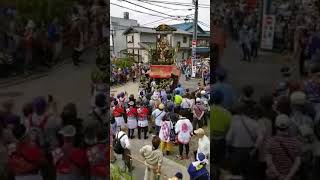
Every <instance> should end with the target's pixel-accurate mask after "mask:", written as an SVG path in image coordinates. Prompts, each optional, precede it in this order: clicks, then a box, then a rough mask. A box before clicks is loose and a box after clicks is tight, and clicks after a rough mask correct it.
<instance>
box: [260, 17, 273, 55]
mask: <svg viewBox="0 0 320 180" xmlns="http://www.w3.org/2000/svg"><path fill="white" fill-rule="evenodd" d="M275 21H276V19H275V16H274V15H264V16H263V22H262V36H261V44H260V45H261V48H262V49H267V50H272V48H273V39H274V28H275Z"/></svg>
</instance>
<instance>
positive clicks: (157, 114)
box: [152, 104, 166, 136]
mask: <svg viewBox="0 0 320 180" xmlns="http://www.w3.org/2000/svg"><path fill="white" fill-rule="evenodd" d="M165 115H166V112H165V111H164V105H163V104H160V105H159V107H158V108H157V109H155V110H154V111H153V112H152V117H153V118H154V121H155V130H156V136H159V133H160V128H161V121H162V119H163V117H164V116H165Z"/></svg>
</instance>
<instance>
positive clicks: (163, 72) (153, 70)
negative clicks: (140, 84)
mask: <svg viewBox="0 0 320 180" xmlns="http://www.w3.org/2000/svg"><path fill="white" fill-rule="evenodd" d="M172 75H175V76H180V70H179V69H178V68H177V67H176V66H174V65H151V66H150V72H149V77H151V78H157V79H166V78H171V77H172Z"/></svg>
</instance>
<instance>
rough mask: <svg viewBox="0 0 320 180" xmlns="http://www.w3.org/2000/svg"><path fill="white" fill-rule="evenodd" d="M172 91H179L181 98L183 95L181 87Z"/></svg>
mask: <svg viewBox="0 0 320 180" xmlns="http://www.w3.org/2000/svg"><path fill="white" fill-rule="evenodd" d="M174 91H179V92H180V95H181V96H183V95H184V88H183V87H177V88H176V89H175V90H174Z"/></svg>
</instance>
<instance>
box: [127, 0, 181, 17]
mask: <svg viewBox="0 0 320 180" xmlns="http://www.w3.org/2000/svg"><path fill="white" fill-rule="evenodd" d="M123 1H124V2H126V3H129V4H132V5H135V6H139V7H141V8H144V9H147V10H149V11H153V12H156V13H159V14H164V15H166V16H170V17H175V16H173V15H170V14H166V13H163V12H160V11H157V10H153V9H150V8H147V7H144V6H142V5H140V4H136V3H133V2H130V1H127V0H123Z"/></svg>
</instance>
